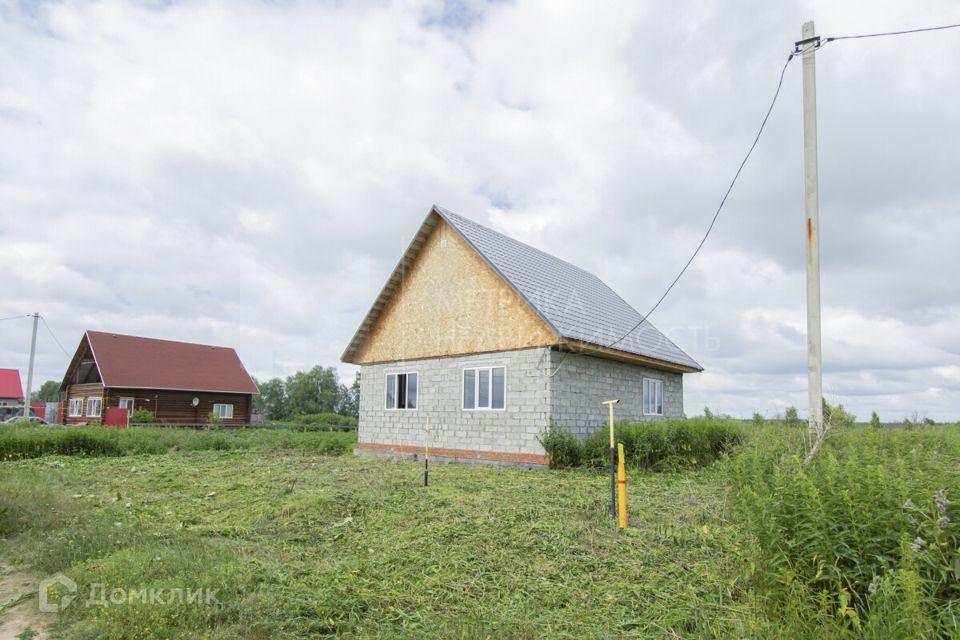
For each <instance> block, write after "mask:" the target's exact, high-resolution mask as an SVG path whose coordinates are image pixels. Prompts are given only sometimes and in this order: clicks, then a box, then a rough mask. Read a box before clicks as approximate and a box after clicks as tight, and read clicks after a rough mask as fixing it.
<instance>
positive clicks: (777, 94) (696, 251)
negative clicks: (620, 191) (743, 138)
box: [605, 45, 816, 348]
mask: <svg viewBox="0 0 960 640" xmlns="http://www.w3.org/2000/svg"><path fill="white" fill-rule="evenodd" d="M812 47H813V48H816V45H812ZM800 53H803V52H800ZM796 55H797V52H792V53H790V55H788V56H787V61H786V62H784V63H783V68H782V69H781V70H780V77H779V79H778V80H777V89H776V91H774V92H773V99H772V100H771V101H770V106H769V107H767V112H766V113H765V114H764V116H763V120H762V121H761V122H760V128H759V129H758V130H757V135H756V136H754V138H753V143H751V145H750V148H749V149H748V150H747V154H746V155H745V156H744V157H743V160H742V161H741V162H740V166H739V167H737V172H736V173H735V174H734V175H733V180H731V181H730V185H729V186H728V187H727V190H726V192H725V193H724V194H723V198H721V200H720V205H719V206H718V207H717V210H716V212H715V213H714V214H713V218H712V219H711V220H710V226H709V227H707V232H706V233H704V234H703V238H701V240H700V244H698V245H697V248H696V249H694V251H693V254H692V255H691V256H690V259H689V260H687V263H686V264H685V265H683V268H682V269H680V273H678V274H677V277H676V278H674V279H673V282H671V283H670V286H669V287H667V289H666V291H664V292H663V295H662V296H660V299H659V300H657V303H656V304H654V305H653V306H652V307H651V308H650V310H649V311H647V313H646V314H645V315H643V316H641V317H640V321H639V322H637V324H635V325H633V327H632V328H631V329H630V330H629V331H627V332H626V333H625V334H623V335H622V336H620V337H619V338H617V339H616V340H614V341H613V342H611V343H610V344H607V345H605V346H606V347H608V348H609V347H613V346H615V345H617V344H619V343H621V342H623V341H624V340H625V339H626V338H627V336H629V335H630V334H631V333H633V332H634V331H636V330H637V329H639V328H640V326H641V325H643V323H644V322H646V321H647V318H649V317H650V314H652V313H653V312H654V311H656V310H657V308H659V307H660V304H661V303H662V302H663V301H664V299H665V298H666V297H667V295H668V294H669V293H670V291H672V290H673V287H674V286H676V284H677V282H679V281H680V278H682V277H683V275H684V274H685V273H686V272H687V269H688V268H689V267H690V264H691V263H692V262H693V260H694V258H696V257H697V254H699V253H700V249H702V248H703V245H704V244H705V243H706V242H707V238H709V237H710V233H711V232H712V231H713V227H714V226H715V225H716V224H717V218H719V217H720V212H721V211H722V210H723V206H724V205H725V204H726V203H727V198H729V197H730V192H731V191H733V187H734V185H736V184H737V179H738V178H739V177H740V173H741V172H742V171H743V168H744V167H745V166H746V164H747V161H748V160H749V159H750V156H751V155H753V150H754V149H756V148H757V143H758V142H760V136H762V135H763V130H764V129H765V128H766V126H767V121H768V120H769V119H770V114H771V113H773V107H774V105H776V104H777V98H779V97H780V89H781V88H782V87H783V78H784V76H785V75H786V73H787V67H789V66H790V61H791V60H793V58H794V56H796Z"/></svg>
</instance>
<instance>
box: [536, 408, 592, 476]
mask: <svg viewBox="0 0 960 640" xmlns="http://www.w3.org/2000/svg"><path fill="white" fill-rule="evenodd" d="M538 439H539V440H540V444H542V445H543V448H544V450H545V451H546V452H547V456H548V457H549V458H550V468H551V469H563V468H565V467H579V466H580V461H581V456H582V454H583V452H582V448H581V446H580V443H579V442H577V439H576V438H575V437H574V436H573V434H572V433H570V432H569V431H567V430H566V429H564V428H563V427H561V426H560V425H558V424H557V423H556V422H554V421H553V420H551V421H550V426H548V427H547V428H546V430H545V431H544V432H543V433H542V434H540V437H539V438H538Z"/></svg>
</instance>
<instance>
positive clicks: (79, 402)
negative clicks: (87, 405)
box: [67, 398, 83, 418]
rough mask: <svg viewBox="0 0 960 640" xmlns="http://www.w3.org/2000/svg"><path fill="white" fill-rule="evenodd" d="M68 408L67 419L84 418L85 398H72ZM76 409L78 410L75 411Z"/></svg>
mask: <svg viewBox="0 0 960 640" xmlns="http://www.w3.org/2000/svg"><path fill="white" fill-rule="evenodd" d="M68 405H69V406H68V407H67V417H68V418H82V417H83V398H70V402H69V403H68ZM74 407H76V410H74Z"/></svg>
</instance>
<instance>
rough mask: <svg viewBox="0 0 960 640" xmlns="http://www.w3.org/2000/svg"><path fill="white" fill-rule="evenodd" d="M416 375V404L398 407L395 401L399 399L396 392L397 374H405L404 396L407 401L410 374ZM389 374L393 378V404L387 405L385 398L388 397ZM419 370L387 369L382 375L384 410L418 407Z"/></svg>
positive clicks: (411, 409)
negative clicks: (405, 386)
mask: <svg viewBox="0 0 960 640" xmlns="http://www.w3.org/2000/svg"><path fill="white" fill-rule="evenodd" d="M411 375H414V376H417V404H416V406H414V407H398V406H397V401H398V400H399V399H400V394H398V393H397V388H396V387H397V385H396V380H398V379H399V378H398V377H397V376H407V378H406V380H407V389H406V392H405V394H404V397H405V398H406V399H407V400H408V401H409V400H410V376H411ZM390 376H393V379H394V389H393V406H392V407H388V406H387V398H388V397H389V395H388V393H389V391H390V389H389V386H388V385H389V384H390ZM420 389H421V386H420V372H419V371H418V370H416V369H411V370H409V371H387V372H386V373H384V375H383V406H384V410H385V411H416V410H417V409H418V408H419V407H420Z"/></svg>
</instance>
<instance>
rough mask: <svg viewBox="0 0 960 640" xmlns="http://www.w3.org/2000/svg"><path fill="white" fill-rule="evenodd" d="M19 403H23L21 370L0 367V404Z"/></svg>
mask: <svg viewBox="0 0 960 640" xmlns="http://www.w3.org/2000/svg"><path fill="white" fill-rule="evenodd" d="M18 404H23V387H22V386H21V385H20V372H19V371H17V370H16V369H0V406H8V405H18Z"/></svg>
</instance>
